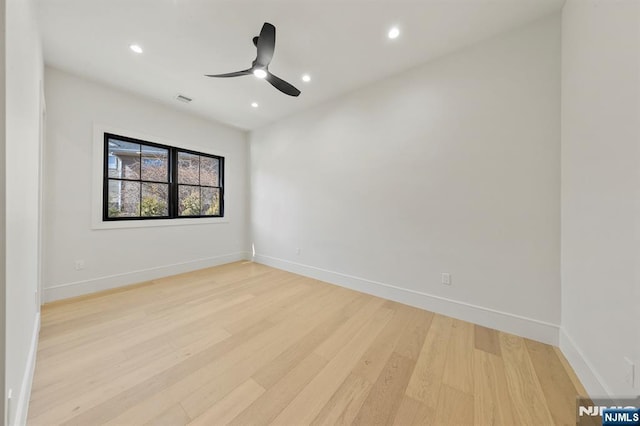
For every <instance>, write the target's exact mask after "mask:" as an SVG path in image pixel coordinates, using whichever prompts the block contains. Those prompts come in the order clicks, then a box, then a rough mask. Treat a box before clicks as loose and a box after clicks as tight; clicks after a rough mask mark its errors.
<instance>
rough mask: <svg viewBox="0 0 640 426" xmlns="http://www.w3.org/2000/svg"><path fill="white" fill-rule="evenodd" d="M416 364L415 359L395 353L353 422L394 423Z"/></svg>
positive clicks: (364, 423)
mask: <svg viewBox="0 0 640 426" xmlns="http://www.w3.org/2000/svg"><path fill="white" fill-rule="evenodd" d="M415 364H416V361H415V360H412V359H410V358H406V357H403V356H402V355H398V354H397V353H393V354H392V355H391V357H390V358H389V361H388V362H387V364H386V365H385V367H384V369H383V370H382V373H380V376H379V377H378V380H377V381H376V382H375V383H374V385H373V387H372V388H371V391H370V392H369V395H368V396H367V399H366V400H365V402H364V404H363V405H362V408H360V411H359V412H358V415H357V416H356V418H355V419H354V421H353V424H354V425H363V426H367V425H386V424H390V423H392V421H393V419H394V418H395V415H396V412H397V411H398V408H399V407H400V403H401V401H402V396H403V395H404V390H405V389H406V388H407V384H408V383H409V378H410V377H411V373H413V368H414V366H415Z"/></svg>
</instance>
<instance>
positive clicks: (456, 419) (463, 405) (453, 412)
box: [434, 385, 542, 426]
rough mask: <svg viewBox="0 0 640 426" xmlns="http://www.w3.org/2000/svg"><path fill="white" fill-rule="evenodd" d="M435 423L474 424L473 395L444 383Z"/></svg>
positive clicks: (439, 397) (459, 425)
mask: <svg viewBox="0 0 640 426" xmlns="http://www.w3.org/2000/svg"><path fill="white" fill-rule="evenodd" d="M434 424H436V425H456V426H468V425H473V396H471V395H469V394H467V393H464V392H461V391H459V390H458V389H455V388H452V387H451V386H447V385H442V387H441V389H440V392H439V393H438V405H437V407H436V412H435V421H434ZM539 426H542V424H540V425H539Z"/></svg>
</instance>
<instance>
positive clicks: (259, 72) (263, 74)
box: [253, 68, 267, 78]
mask: <svg viewBox="0 0 640 426" xmlns="http://www.w3.org/2000/svg"><path fill="white" fill-rule="evenodd" d="M253 75H255V76H256V77H258V78H265V77H266V76H267V72H266V71H265V70H263V69H262V68H257V69H255V70H253Z"/></svg>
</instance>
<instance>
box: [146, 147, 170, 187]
mask: <svg viewBox="0 0 640 426" xmlns="http://www.w3.org/2000/svg"><path fill="white" fill-rule="evenodd" d="M142 180H150V181H153V182H169V150H167V149H164V148H156V147H154V146H148V145H142Z"/></svg>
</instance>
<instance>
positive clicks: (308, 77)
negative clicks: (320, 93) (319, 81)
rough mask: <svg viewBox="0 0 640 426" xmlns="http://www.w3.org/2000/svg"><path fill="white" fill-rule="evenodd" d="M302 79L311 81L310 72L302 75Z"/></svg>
mask: <svg viewBox="0 0 640 426" xmlns="http://www.w3.org/2000/svg"><path fill="white" fill-rule="evenodd" d="M302 81H304V82H305V83H308V82H310V81H311V76H310V75H309V74H304V75H303V76H302Z"/></svg>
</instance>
